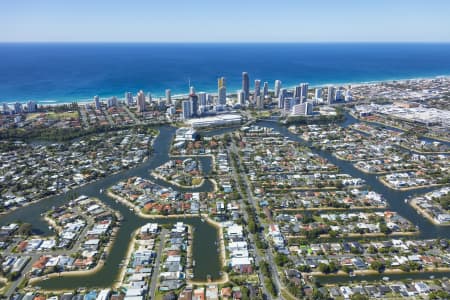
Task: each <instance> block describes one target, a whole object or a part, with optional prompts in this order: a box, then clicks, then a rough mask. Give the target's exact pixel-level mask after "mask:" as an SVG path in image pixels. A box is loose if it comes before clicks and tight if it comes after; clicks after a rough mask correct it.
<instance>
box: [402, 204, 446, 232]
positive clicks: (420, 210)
mask: <svg viewBox="0 0 450 300" xmlns="http://www.w3.org/2000/svg"><path fill="white" fill-rule="evenodd" d="M408 203H409V205H411V207H412V208H414V209H415V210H416V211H417V213H418V214H419V215H421V216H422V217H425V218H426V219H428V221H430V222H431V223H432V224H433V225H435V226H450V223H439V222H437V221H436V220H435V219H434V218H433V217H432V216H431V215H430V214H429V213H428V212H427V211H426V210H425V209H423V208H421V207H420V206H419V205H418V204H417V203H416V199H412V200H410V201H408Z"/></svg>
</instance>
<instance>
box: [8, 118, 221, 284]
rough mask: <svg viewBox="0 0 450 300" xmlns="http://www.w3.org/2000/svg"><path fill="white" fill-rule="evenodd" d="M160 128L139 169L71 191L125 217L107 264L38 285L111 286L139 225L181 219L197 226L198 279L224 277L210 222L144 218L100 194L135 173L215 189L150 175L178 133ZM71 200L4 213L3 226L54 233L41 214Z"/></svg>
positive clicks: (206, 162)
mask: <svg viewBox="0 0 450 300" xmlns="http://www.w3.org/2000/svg"><path fill="white" fill-rule="evenodd" d="M159 131H160V133H159V135H158V137H157V138H156V139H155V142H154V144H153V149H154V151H153V153H152V154H151V157H150V158H149V159H148V160H147V161H146V162H144V163H143V164H141V165H139V166H138V167H136V168H133V169H130V170H126V171H123V172H120V173H117V174H112V175H110V176H108V177H105V178H102V179H99V180H98V181H95V182H93V183H89V184H87V185H85V186H82V187H79V188H76V189H73V190H71V192H70V194H72V193H75V194H77V195H87V196H90V197H96V198H99V199H100V200H102V201H103V202H104V203H106V204H107V205H108V206H110V207H111V208H113V209H114V210H117V211H119V212H120V213H121V214H122V216H123V217H124V219H123V221H122V222H121V226H120V228H119V231H118V232H117V235H116V239H115V242H114V244H113V246H112V248H111V251H110V253H109V254H108V257H107V259H106V262H105V265H104V266H103V267H102V268H101V269H100V270H99V271H98V272H96V273H95V274H92V275H80V276H70V275H68V276H64V277H58V278H51V279H48V280H45V281H41V282H39V283H38V284H37V285H39V286H40V287H41V288H43V289H49V290H54V289H75V288H78V287H87V288H89V287H107V286H111V285H112V284H113V282H114V281H115V280H116V279H117V277H118V274H119V264H120V263H121V262H122V260H123V259H124V258H125V254H126V250H127V247H128V244H129V242H130V236H131V235H132V233H133V231H135V230H136V229H137V228H138V227H140V226H142V225H144V224H146V223H148V222H157V223H159V224H172V223H175V222H177V221H182V222H185V223H187V224H189V225H192V226H193V227H194V228H195V233H194V239H193V245H192V246H193V259H194V260H195V261H196V264H195V267H194V280H201V281H204V280H206V278H207V276H208V275H209V276H211V278H212V279H213V280H214V279H217V278H219V277H220V272H221V262H220V260H219V256H218V252H217V251H211V249H217V245H218V236H217V229H216V228H215V227H214V226H212V225H210V224H209V223H208V222H202V221H201V219H200V218H199V217H183V216H180V218H164V217H161V218H156V219H144V218H140V217H139V216H137V215H136V214H134V212H132V211H130V210H129V208H128V207H126V206H125V205H123V204H121V203H117V202H115V201H114V200H113V199H111V198H109V197H108V196H107V195H105V194H103V193H100V190H101V189H103V190H106V189H107V188H109V187H111V186H112V185H114V184H116V183H117V182H119V181H121V180H125V179H127V178H129V177H132V176H139V177H142V178H148V179H151V180H153V181H155V182H157V183H159V184H161V185H163V186H166V187H167V186H170V187H172V188H173V189H176V190H179V191H192V192H197V191H198V192H204V191H212V190H213V184H212V183H211V182H210V181H209V180H205V182H204V184H203V185H202V186H201V187H198V188H194V189H182V188H179V187H176V186H173V185H170V184H168V183H166V182H164V181H161V180H158V179H156V178H153V177H152V176H151V175H150V171H151V170H152V169H154V168H156V167H158V166H159V165H161V164H163V163H165V162H166V161H168V160H169V155H168V153H169V149H170V144H171V141H172V139H173V136H174V134H175V128H173V127H169V126H162V127H159ZM199 160H200V161H201V164H202V167H203V171H204V173H205V174H208V173H209V172H210V171H211V168H212V162H211V159H210V158H209V157H200V158H199ZM68 201H69V196H68V195H67V194H61V195H57V196H53V197H50V198H47V199H44V200H42V201H40V202H37V203H34V204H31V205H29V206H27V207H24V208H21V209H19V210H16V211H13V212H11V213H9V214H7V215H3V216H1V217H0V225H5V224H8V223H11V222H15V221H19V220H20V221H22V222H27V223H31V224H32V225H33V231H34V233H36V234H42V235H52V234H53V232H52V231H50V230H49V229H48V224H47V223H46V222H45V221H44V219H43V218H42V217H41V214H42V213H44V212H46V211H48V210H50V209H51V208H52V207H53V206H60V205H62V204H64V203H65V202H68ZM216 242H217V243H216Z"/></svg>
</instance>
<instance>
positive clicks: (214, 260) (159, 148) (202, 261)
mask: <svg viewBox="0 0 450 300" xmlns="http://www.w3.org/2000/svg"><path fill="white" fill-rule="evenodd" d="M355 122H358V121H357V120H356V119H354V118H353V117H352V116H350V115H348V114H347V118H346V121H344V122H343V123H342V124H341V125H342V126H348V125H350V124H353V123H355ZM256 125H259V126H266V127H270V128H273V129H275V130H277V131H279V132H280V133H281V134H283V135H284V136H286V137H288V138H290V139H292V140H294V141H297V142H299V143H301V144H304V145H308V144H307V143H306V142H305V141H304V140H302V139H301V138H300V137H298V136H297V135H295V134H293V133H291V132H289V130H288V129H287V128H286V127H285V126H282V125H280V124H278V123H275V122H270V121H258V122H257V123H256ZM235 129H236V128H230V129H219V130H216V131H209V132H207V133H205V134H204V135H207V136H212V135H215V134H223V133H226V132H230V131H233V130H235ZM159 130H160V134H159V135H158V137H157V138H156V140H155V143H154V145H153V148H154V152H153V153H152V155H151V157H150V158H149V160H148V161H146V162H145V163H143V164H141V165H140V166H138V167H136V168H133V169H130V170H127V171H123V172H120V173H117V174H112V175H110V176H108V177H106V178H102V179H100V180H98V181H96V182H93V183H90V184H88V185H85V186H83V187H79V188H77V189H74V190H73V192H75V193H76V194H78V195H87V196H90V197H97V198H99V199H100V200H102V201H103V202H105V203H106V204H107V205H109V206H110V207H111V208H113V209H115V210H117V211H120V213H121V214H122V215H123V217H124V220H123V221H122V223H121V227H120V229H119V231H118V233H117V236H116V240H115V243H114V245H113V247H112V249H111V251H110V253H109V255H108V258H107V260H106V263H105V265H104V266H103V268H101V270H99V271H98V272H97V273H95V274H93V275H86V276H67V277H60V278H52V279H49V280H46V281H42V282H40V283H39V286H41V287H42V288H44V289H73V288H77V287H106V286H111V285H112V283H113V282H114V280H116V278H117V275H118V273H119V264H120V263H121V261H122V260H123V259H124V257H125V252H126V248H127V245H128V243H129V241H130V236H131V235H132V232H133V231H134V230H135V229H137V228H138V227H140V226H142V225H144V224H145V223H148V222H158V223H159V224H168V223H174V222H177V221H183V222H185V223H187V224H190V225H192V226H193V227H194V228H195V234H194V240H193V258H194V260H195V261H196V265H195V268H194V276H195V277H194V279H196V280H205V279H206V277H207V276H208V275H210V276H211V277H212V279H217V278H219V277H220V271H221V263H220V260H219V257H218V253H217V251H211V249H217V245H216V242H217V240H218V237H217V230H216V228H214V227H213V226H212V225H210V224H209V223H207V222H201V219H200V218H198V217H188V218H184V217H180V218H171V219H169V218H158V219H143V218H140V217H138V216H137V215H135V214H134V213H133V212H131V211H130V210H129V208H127V207H126V206H124V205H122V204H120V203H117V202H115V201H114V200H112V199H111V198H109V197H107V196H106V195H105V194H101V193H100V192H99V191H100V189H103V190H106V189H107V188H109V187H110V186H112V185H114V184H116V183H117V182H118V181H121V180H124V179H127V178H129V177H132V176H140V177H143V178H149V179H151V180H153V181H155V182H157V183H159V184H161V185H163V186H171V185H170V184H167V183H166V182H164V181H161V180H158V179H155V178H152V177H151V175H150V171H151V170H152V169H154V168H156V167H158V166H159V165H161V164H163V163H164V162H166V161H168V160H169V155H168V153H169V148H170V144H171V141H172V138H173V136H174V134H175V128H173V127H169V126H162V127H159ZM308 146H310V145H308ZM311 151H312V152H314V153H316V154H319V155H320V156H322V157H324V158H326V159H328V161H330V162H331V163H333V164H335V165H337V166H338V167H339V168H340V172H342V173H347V174H350V175H351V176H354V177H359V178H362V179H364V180H365V181H366V183H367V184H368V185H369V186H370V187H371V189H372V190H374V191H375V192H377V193H380V194H382V195H384V197H385V198H386V199H387V201H388V203H389V209H390V210H393V211H396V212H399V213H400V214H401V215H402V216H403V217H405V218H407V219H409V220H410V221H411V222H412V223H413V224H415V225H417V226H418V227H419V229H420V233H419V235H417V236H414V237H408V238H413V239H431V238H450V232H449V231H448V228H446V227H443V226H435V225H433V224H432V223H431V222H429V221H428V220H427V219H426V218H424V217H422V216H420V215H419V214H418V213H417V212H416V211H415V210H414V209H413V208H412V207H411V206H410V205H408V204H407V203H405V201H404V200H405V199H406V198H408V197H411V196H414V195H415V194H420V193H425V192H427V191H430V190H432V188H423V189H417V190H413V191H396V190H392V189H389V188H388V187H386V186H384V185H383V184H382V183H381V182H379V181H378V179H377V178H376V175H373V174H367V173H364V172H361V171H359V170H358V169H356V168H354V167H353V165H352V163H351V162H347V161H342V160H339V159H337V158H336V157H334V156H333V155H331V153H330V152H326V151H322V150H318V149H315V148H311ZM199 160H200V161H201V163H202V166H203V170H204V173H205V174H208V173H209V171H210V170H211V160H210V158H209V157H200V158H199ZM171 187H172V188H174V189H176V190H180V191H199V192H200V191H211V190H212V189H213V184H212V183H211V182H210V181H208V180H207V181H205V183H204V184H203V185H202V186H201V187H199V188H196V189H181V188H179V187H176V186H171ZM68 200H69V198H68V197H67V196H66V195H59V196H54V197H51V198H48V199H46V200H43V201H41V202H38V203H35V204H32V205H30V206H28V207H25V208H22V209H20V210H17V211H14V212H12V213H10V214H8V215H4V216H1V217H0V225H4V224H8V223H10V222H14V221H17V220H21V221H23V222H29V223H31V224H33V230H34V231H35V232H36V233H38V234H46V235H49V234H52V232H50V231H49V230H48V224H47V223H46V222H45V221H44V220H43V219H42V218H41V216H40V215H41V213H43V212H45V211H47V210H49V209H51V208H52V207H53V206H58V205H61V204H63V203H65V202H67V201H68ZM431 274H437V276H450V272H444V273H426V274H424V273H415V274H395V275H389V277H390V278H392V279H404V278H425V277H427V276H429V275H431ZM382 276H384V275H383V274H380V275H370V276H356V277H354V278H352V280H380V279H381V277H382ZM348 280H349V278H348V276H323V277H322V276H319V278H318V281H319V282H321V283H327V282H330V283H331V282H344V281H348Z"/></svg>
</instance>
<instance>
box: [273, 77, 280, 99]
mask: <svg viewBox="0 0 450 300" xmlns="http://www.w3.org/2000/svg"><path fill="white" fill-rule="evenodd" d="M280 90H281V80H275V88H274V91H275V95H274V96H275V97H276V98H278V97H279V96H280Z"/></svg>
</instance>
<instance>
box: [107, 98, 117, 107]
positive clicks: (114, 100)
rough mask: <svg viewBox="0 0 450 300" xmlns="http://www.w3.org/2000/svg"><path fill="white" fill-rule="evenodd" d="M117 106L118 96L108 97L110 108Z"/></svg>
mask: <svg viewBox="0 0 450 300" xmlns="http://www.w3.org/2000/svg"><path fill="white" fill-rule="evenodd" d="M115 106H117V98H116V97H111V98H109V99H108V108H110V107H115Z"/></svg>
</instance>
